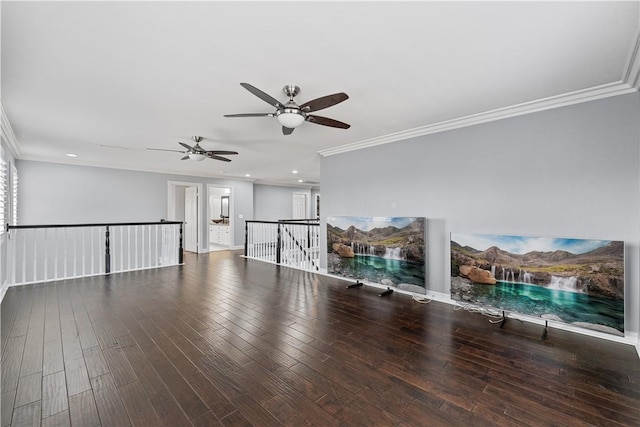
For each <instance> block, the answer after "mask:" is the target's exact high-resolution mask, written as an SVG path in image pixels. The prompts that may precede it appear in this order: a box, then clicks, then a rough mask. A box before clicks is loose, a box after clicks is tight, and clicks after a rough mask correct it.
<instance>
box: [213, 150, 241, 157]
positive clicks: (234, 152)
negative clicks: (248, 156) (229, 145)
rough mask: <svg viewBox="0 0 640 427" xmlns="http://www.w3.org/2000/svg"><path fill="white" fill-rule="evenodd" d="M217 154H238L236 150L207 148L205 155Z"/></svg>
mask: <svg viewBox="0 0 640 427" xmlns="http://www.w3.org/2000/svg"><path fill="white" fill-rule="evenodd" d="M218 154H222V155H225V156H231V155H233V154H238V152H237V151H225V150H207V156H209V155H214V156H215V155H218Z"/></svg>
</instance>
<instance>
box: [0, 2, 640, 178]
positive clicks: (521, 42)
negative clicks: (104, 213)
mask: <svg viewBox="0 0 640 427" xmlns="http://www.w3.org/2000/svg"><path fill="white" fill-rule="evenodd" d="M1 8H2V9H1V14H2V63H1V71H2V75H1V78H2V93H1V95H2V105H3V106H4V109H5V111H6V115H7V117H8V119H9V121H10V123H11V125H12V127H13V131H14V133H15V139H16V140H17V148H18V151H19V152H18V153H17V154H18V157H19V158H21V159H30V160H42V161H51V162H61V163H77V164H85V165H95V166H105V167H115V168H125V169H136V170H147V171H157V172H167V173H177V174H186V175H196V176H210V177H224V178H233V179H251V180H255V181H257V182H263V183H280V184H289V183H295V182H296V180H297V179H299V178H302V179H304V180H306V181H311V182H318V181H320V154H318V153H319V152H322V153H323V154H325V155H328V154H331V153H335V152H340V151H343V150H347V149H352V148H359V147H364V146H369V145H375V144H378V143H388V142H393V141H395V140H398V139H402V138H406V137H411V136H416V135H420V134H426V133H429V132H434V131H439V130H443V129H448V128H452V127H457V126H462V125H468V124H472V123H477V122H482V121H487V120H492V119H496V118H501V117H507V116H510V115H513V114H521V113H524V112H528V111H535V110H540V109H544V108H550V107H554V106H558V105H564V104H568V103H574V102H580V101H583V100H586V99H595V98H598V97H602V96H611V95H612V94H618V93H626V92H631V91H634V90H636V89H637V79H638V77H637V74H638V68H639V67H638V57H637V56H634V52H636V51H637V49H638V45H639V44H638V32H639V27H640V25H639V21H640V19H639V16H640V14H639V8H638V2H636V1H633V2H629V1H627V2H614V1H605V2H575V1H574V2H494V3H487V2H266V1H263V2H188V3H187V2H147V1H144V2H12V1H2V3H1ZM636 54H637V52H636ZM638 56H640V55H638ZM240 82H248V83H250V84H252V85H254V86H256V87H258V88H259V89H261V90H262V91H264V92H266V93H268V94H270V95H271V96H273V97H275V98H277V99H279V100H280V101H281V102H284V101H286V97H285V95H284V94H283V93H282V91H281V88H282V86H284V85H285V84H289V83H294V84H296V85H298V86H300V87H301V89H302V90H301V93H300V94H299V95H298V96H297V97H296V100H297V101H298V103H299V104H300V103H303V102H306V101H308V100H311V99H315V98H318V97H320V96H324V95H328V94H331V93H335V92H346V93H347V94H348V95H349V96H350V99H348V100H347V101H345V102H343V103H341V104H338V105H335V106H333V107H330V108H327V109H326V110H323V111H321V112H319V113H318V114H319V115H322V116H326V117H331V118H334V119H337V120H340V121H343V122H347V123H350V124H351V128H350V129H348V130H343V129H335V128H330V127H325V126H319V125H315V124H312V123H304V124H303V125H302V126H301V127H299V128H297V129H296V130H295V132H294V133H293V134H292V135H289V136H284V135H282V132H281V127H280V125H279V124H278V122H277V120H276V119H275V118H224V117H223V115H224V114H231V113H247V112H273V110H274V109H273V108H272V107H270V106H269V105H268V104H266V103H265V102H264V101H262V100H260V99H259V98H257V97H255V96H254V95H252V94H251V93H249V92H248V91H247V90H245V89H244V88H242V87H241V86H240V85H239V83H240ZM192 135H201V136H204V137H206V138H210V139H213V140H215V142H211V141H209V143H208V145H207V148H216V149H225V150H236V151H238V152H239V153H240V154H239V155H238V156H234V157H233V161H232V162H231V163H222V162H217V161H213V160H205V161H203V162H194V161H181V160H180V158H181V157H182V155H181V154H180V153H170V152H153V151H148V150H146V148H147V147H156V148H165V149H179V148H180V147H179V146H178V145H177V142H178V141H184V142H187V143H188V142H189V137H190V136H192ZM67 153H75V154H77V155H78V157H77V158H75V159H71V158H68V157H66V156H65V155H66V154H67ZM294 169H295V170H298V171H299V174H298V175H297V176H296V175H293V174H292V170H294ZM245 174H251V178H245Z"/></svg>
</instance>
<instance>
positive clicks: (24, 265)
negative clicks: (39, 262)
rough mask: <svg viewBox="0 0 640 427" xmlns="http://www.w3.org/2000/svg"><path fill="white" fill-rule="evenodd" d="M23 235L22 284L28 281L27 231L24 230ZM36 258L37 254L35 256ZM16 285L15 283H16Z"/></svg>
mask: <svg viewBox="0 0 640 427" xmlns="http://www.w3.org/2000/svg"><path fill="white" fill-rule="evenodd" d="M23 231H24V232H23V233H20V234H22V236H23V237H22V283H25V282H26V281H27V230H23ZM33 256H34V258H35V257H36V254H35V252H34V254H33ZM14 283H15V282H14Z"/></svg>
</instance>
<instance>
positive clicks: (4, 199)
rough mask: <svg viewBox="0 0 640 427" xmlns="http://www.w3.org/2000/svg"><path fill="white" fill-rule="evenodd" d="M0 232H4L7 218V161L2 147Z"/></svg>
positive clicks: (0, 151)
mask: <svg viewBox="0 0 640 427" xmlns="http://www.w3.org/2000/svg"><path fill="white" fill-rule="evenodd" d="M0 219H1V220H2V224H0V234H3V233H4V229H5V227H4V225H5V224H6V220H7V162H6V160H5V159H4V150H3V149H2V147H0Z"/></svg>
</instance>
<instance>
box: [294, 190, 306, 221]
mask: <svg viewBox="0 0 640 427" xmlns="http://www.w3.org/2000/svg"><path fill="white" fill-rule="evenodd" d="M307 206H309V201H308V199H307V194H306V193H293V219H306V218H307Z"/></svg>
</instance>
